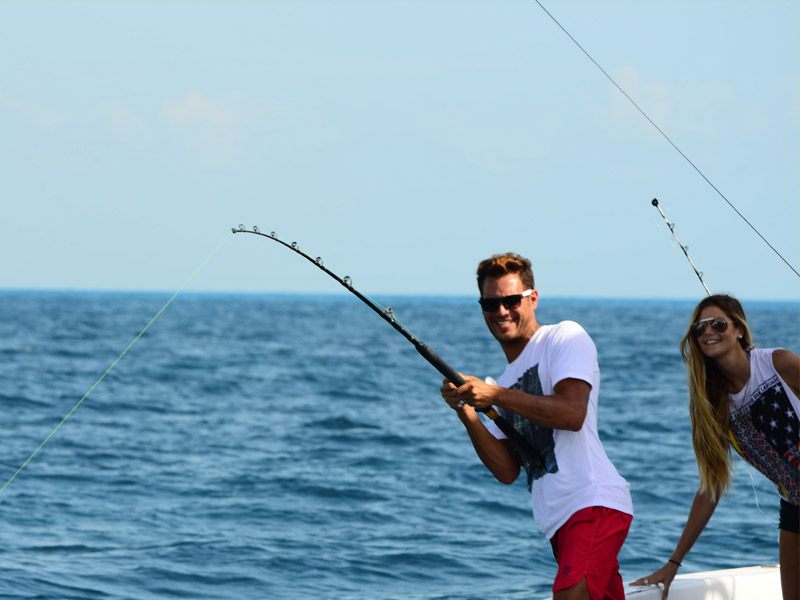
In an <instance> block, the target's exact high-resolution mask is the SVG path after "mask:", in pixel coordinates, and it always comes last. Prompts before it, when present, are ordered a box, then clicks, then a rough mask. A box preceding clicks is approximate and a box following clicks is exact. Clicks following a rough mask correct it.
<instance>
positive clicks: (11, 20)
mask: <svg viewBox="0 0 800 600" xmlns="http://www.w3.org/2000/svg"><path fill="white" fill-rule="evenodd" d="M542 4H543V5H544V6H545V7H546V8H547V10H548V11H549V12H551V13H552V14H553V16H554V17H555V18H556V19H558V21H559V22H560V23H561V24H562V25H563V26H564V27H565V28H566V29H567V30H568V31H569V32H570V33H571V34H572V35H573V36H574V37H575V39H576V40H577V41H578V42H580V44H581V45H582V46H583V47H584V48H585V49H586V50H587V51H588V52H589V53H590V54H591V55H592V56H593V57H594V59H596V60H597V62H598V63H599V64H600V65H602V66H603V68H604V69H605V70H606V71H607V72H608V73H609V74H610V75H611V76H612V77H613V78H614V79H615V80H616V81H617V82H618V83H619V84H620V85H621V86H622V87H623V88H624V89H625V91H626V92H627V93H629V94H630V95H631V97H633V98H634V100H635V101H636V102H637V103H638V104H639V105H640V106H641V107H642V109H643V110H644V111H645V112H646V113H647V114H648V115H649V116H650V117H651V118H652V119H653V121H655V123H656V124H658V126H659V127H660V128H661V129H663V130H664V131H665V132H666V133H667V134H668V135H669V136H670V137H671V138H672V139H673V140H674V142H675V143H676V144H677V145H678V146H679V147H680V149H681V150H682V151H683V152H685V154H686V155H687V156H688V157H689V158H691V160H692V161H693V162H694V163H695V164H697V166H698V167H699V168H700V169H701V170H702V171H703V172H704V174H705V175H706V176H707V177H708V178H709V179H710V180H711V181H712V182H713V184H714V185H715V186H716V187H718V188H719V189H720V190H721V191H722V192H723V193H724V194H725V195H726V197H727V198H729V199H730V201H731V202H733V203H734V204H735V205H736V207H737V208H738V209H739V210H740V211H741V212H742V213H743V214H744V215H745V216H746V217H747V218H748V219H749V220H750V221H751V222H752V223H753V224H754V225H755V226H756V227H757V228H758V229H759V231H760V232H761V233H762V234H763V235H764V236H765V237H766V238H767V239H768V240H769V241H770V243H772V244H773V245H774V246H775V247H776V248H777V249H778V250H779V251H780V252H781V253H782V254H783V255H784V256H785V257H786V259H787V260H788V261H789V262H790V263H791V264H792V265H793V266H794V267H795V268H798V267H800V242H798V235H797V229H798V227H797V224H798V223H800V202H798V198H800V172H799V171H798V169H797V165H798V164H800V39H799V38H798V36H797V35H796V31H797V25H798V24H800V3H798V2H790V1H783V2H780V1H776V0H770V1H765V2H759V3H755V2H746V1H733V2H730V1H724V2H723V1H709V0H702V1H699V2H684V1H678V0H665V1H663V2H647V3H634V2H629V1H617V2H611V1H605V0H603V1H599V2H582V1H566V2H556V1H551V2H542ZM0 53H2V55H3V56H5V57H7V59H6V60H4V61H0V80H2V81H3V82H4V85H3V87H2V89H0V127H1V128H2V131H3V132H4V134H3V136H2V138H0V159H1V160H2V163H3V164H4V166H5V169H4V176H3V183H4V188H3V191H4V193H3V210H4V218H3V219H2V220H0V251H2V253H3V256H5V257H6V260H5V261H4V268H3V269H2V270H0V289H3V290H16V289H31V290H47V289H54V290H61V289H68V290H110V291H115V290H116V291H122V290H126V291H137V290H138V291H150V290H156V291H164V292H171V291H174V290H175V289H177V288H178V287H179V286H180V285H181V284H182V282H183V281H184V280H185V278H186V277H187V276H188V275H189V274H190V273H191V272H192V271H193V270H194V269H195V268H196V267H197V266H198V265H199V264H200V263H201V262H202V261H203V260H204V258H205V257H207V256H208V255H209V253H210V252H212V250H213V249H214V248H215V247H216V246H217V244H218V243H220V240H225V243H224V245H223V246H222V248H221V249H220V251H219V252H218V253H217V254H216V255H215V256H214V257H213V259H212V260H211V261H210V262H209V263H208V264H207V265H205V267H204V268H203V269H202V270H201V271H200V272H199V273H198V274H197V276H196V277H195V278H194V279H193V281H192V283H191V285H190V286H189V287H188V291H197V292H219V293H227V292H231V293H239V292H242V293H281V292H291V293H315V294H325V293H338V292H339V291H341V292H342V293H345V292H344V291H343V290H341V287H340V286H339V285H338V284H337V283H336V282H334V281H332V280H330V279H329V278H327V277H326V276H325V275H324V274H322V273H320V272H318V271H316V270H315V269H313V267H312V266H311V265H308V264H307V263H305V261H302V259H299V258H298V257H297V256H293V255H291V253H289V252H287V250H286V249H282V248H279V247H276V246H275V245H274V244H271V243H270V242H269V241H266V240H258V239H240V238H251V236H232V237H233V238H234V239H226V238H225V236H226V235H229V234H230V228H231V227H232V226H236V225H238V224H239V223H243V224H244V225H246V226H248V227H250V226H252V225H258V226H260V228H261V229H262V230H265V231H269V230H272V229H274V230H276V231H277V232H278V233H279V234H280V235H281V237H282V238H284V239H287V240H296V241H297V242H298V243H300V245H301V247H303V248H304V249H306V250H307V251H308V252H309V253H311V254H313V255H321V256H322V257H323V258H324V259H325V264H326V265H327V266H329V267H330V268H331V269H333V270H334V271H335V272H337V273H339V274H340V275H345V274H347V275H350V276H352V277H353V279H354V282H355V284H356V286H357V287H358V288H359V289H360V290H361V291H363V292H364V293H366V294H368V295H370V296H373V297H392V296H396V295H412V296H413V295H432V296H442V295H445V296H469V295H473V294H474V292H473V288H474V269H475V266H476V265H477V263H478V261H479V260H481V259H483V258H485V257H486V256H488V255H490V254H494V253H497V252H503V251H507V250H513V251H517V252H520V253H521V254H524V255H526V256H528V257H529V258H531V259H532V261H533V263H534V268H535V271H536V279H537V287H538V288H539V289H540V291H541V293H542V294H543V296H544V297H561V298H564V297H578V298H581V297H582V298H621V299H623V298H631V299H636V298H654V299H697V298H699V297H701V296H702V295H704V291H703V289H702V287H701V286H700V283H699V282H698V280H697V278H696V277H695V275H694V273H693V272H692V271H691V268H690V267H689V265H688V263H687V262H686V259H685V257H684V256H683V254H682V253H681V251H680V249H679V248H678V247H677V246H676V245H675V244H674V242H673V241H672V239H671V237H670V235H669V231H668V230H667V227H666V226H665V224H664V222H663V221H662V219H661V217H660V216H659V215H658V212H657V211H656V210H655V209H654V208H653V207H652V206H651V204H650V202H651V200H652V198H654V197H657V198H658V199H659V201H660V203H661V206H662V208H663V209H664V211H665V212H666V213H667V215H668V217H669V218H670V220H672V221H675V222H676V223H677V227H676V231H677V233H678V236H679V237H680V239H681V240H682V241H683V243H684V244H687V245H688V246H689V253H690V255H691V256H692V259H693V260H694V261H695V262H696V263H697V265H698V267H699V268H700V269H701V270H702V271H703V272H704V277H705V279H706V282H707V283H708V285H709V286H710V287H711V289H712V291H715V292H717V291H719V292H723V291H724V292H729V293H732V294H734V295H737V296H739V297H740V298H742V299H750V300H757V299H769V300H790V301H798V300H799V299H800V278H798V277H797V276H796V275H795V274H794V273H792V271H791V270H790V269H789V268H788V267H787V266H786V265H785V264H783V263H782V262H781V261H780V259H779V258H778V257H777V256H775V254H773V253H772V252H771V251H770V250H769V249H768V248H767V247H766V245H765V244H764V243H763V242H762V241H761V240H759V239H758V238H757V236H756V235H755V234H754V233H753V232H752V231H751V230H750V229H749V228H748V227H747V225H746V224H745V223H744V222H743V221H742V220H741V219H740V218H739V217H738V216H736V214H735V213H734V212H733V211H732V210H731V209H730V208H729V207H728V206H727V205H726V204H725V203H724V201H723V200H722V199H721V198H720V197H719V196H718V195H717V194H716V193H715V192H714V190H713V189H712V188H711V187H710V186H709V185H708V184H707V183H706V182H705V181H704V180H703V179H702V178H701V177H700V176H699V175H698V174H697V173H696V172H695V171H694V170H693V169H692V168H691V167H690V165H688V164H687V163H686V161H685V160H684V159H683V158H682V157H681V156H680V155H679V154H678V153H677V152H676V151H675V150H674V149H673V148H672V147H671V146H670V145H669V144H668V143H667V142H666V141H665V140H664V139H663V138H662V137H661V136H660V135H659V134H658V132H657V131H656V130H655V129H654V128H653V126H652V125H650V124H649V123H648V122H647V121H646V120H645V119H644V118H643V117H642V116H641V115H640V114H639V113H638V112H637V111H636V109H635V108H634V107H633V106H632V105H631V104H630V103H629V102H628V101H627V100H626V99H625V98H624V97H623V96H622V95H621V94H620V92H619V91H618V90H616V89H615V88H614V87H613V85H611V83H610V82H609V81H608V80H607V79H606V78H605V77H604V76H603V74H602V73H600V71H599V70H598V69H597V68H596V67H595V66H594V65H593V64H592V63H591V62H590V61H589V60H588V59H587V58H586V57H585V56H584V55H583V54H582V53H581V52H580V50H578V48H576V46H575V45H574V44H573V43H572V42H571V41H570V40H569V38H568V37H567V36H566V35H565V34H564V33H563V32H562V31H561V30H560V29H559V28H558V27H557V26H556V24H555V23H554V22H553V21H552V20H550V18H549V17H548V16H547V15H546V14H545V13H544V11H543V10H542V9H541V8H540V7H539V6H537V4H536V2H534V1H532V0H531V1H527V0H515V1H506V2H502V1H501V2H494V1H492V2H489V1H480V0H478V1H472V2H460V1H455V0H441V1H428V2H423V1H421V0H416V1H414V0H411V1H383V2H379V3H374V2H373V3H370V2H364V1H347V2H345V1H338V0H334V1H327V2H326V1H321V0H318V1H311V0H299V1H296V2H282V1H274V2H249V1H247V0H238V1H231V2H220V1H214V0H208V1H205V2H188V1H184V0H181V1H178V0H167V1H165V2H125V1H120V2H114V3H106V2H100V1H77V2H58V1H50V2H39V1H32V2H20V1H15V0H12V1H9V2H5V3H3V4H2V6H0ZM9 57H12V58H10V59H9Z"/></svg>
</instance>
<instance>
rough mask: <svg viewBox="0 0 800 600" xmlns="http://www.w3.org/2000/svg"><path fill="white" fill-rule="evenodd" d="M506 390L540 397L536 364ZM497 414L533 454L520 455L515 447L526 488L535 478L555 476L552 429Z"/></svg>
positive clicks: (504, 412)
mask: <svg viewBox="0 0 800 600" xmlns="http://www.w3.org/2000/svg"><path fill="white" fill-rule="evenodd" d="M508 389H510V390H522V391H523V392H525V393H526V394H532V395H534V396H543V395H544V392H543V391H542V381H541V379H539V365H538V364H536V365H533V366H532V367H531V368H530V369H528V370H527V371H525V373H523V375H522V377H520V378H519V379H518V380H517V382H516V383H515V384H514V385H512V386H510V387H509V388H508ZM498 412H499V413H500V414H501V415H502V416H503V418H505V419H506V420H507V421H508V422H509V423H511V424H512V425H513V426H514V429H516V430H517V431H518V432H519V433H520V435H522V437H524V438H525V439H526V440H527V442H528V443H529V444H530V445H531V448H533V450H534V452H535V455H534V456H523V455H522V454H521V453H520V452H519V450H518V449H517V448H515V450H516V452H517V457H518V458H519V459H520V462H522V466H523V467H524V468H525V473H526V474H527V476H528V489H530V488H531V486H532V485H533V481H534V480H535V479H539V478H540V477H541V476H542V475H544V474H545V473H556V472H557V471H558V463H557V462H556V453H555V441H554V440H553V430H552V429H551V428H549V427H543V426H542V425H537V424H536V423H534V422H532V421H529V420H528V419H525V418H524V417H521V416H519V415H518V414H517V413H515V412H512V411H510V410H506V409H503V408H498Z"/></svg>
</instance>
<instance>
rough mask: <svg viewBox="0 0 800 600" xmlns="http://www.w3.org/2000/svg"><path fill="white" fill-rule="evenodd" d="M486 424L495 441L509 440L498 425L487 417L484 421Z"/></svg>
mask: <svg viewBox="0 0 800 600" xmlns="http://www.w3.org/2000/svg"><path fill="white" fill-rule="evenodd" d="M484 423H485V425H486V429H488V430H489V433H491V434H492V435H493V436H494V437H495V439H497V440H506V439H508V436H507V435H506V434H505V433H503V432H502V431H501V430H500V428H499V427H498V426H497V425H495V424H494V421H492V420H491V419H489V418H488V417H487V418H485V419H484Z"/></svg>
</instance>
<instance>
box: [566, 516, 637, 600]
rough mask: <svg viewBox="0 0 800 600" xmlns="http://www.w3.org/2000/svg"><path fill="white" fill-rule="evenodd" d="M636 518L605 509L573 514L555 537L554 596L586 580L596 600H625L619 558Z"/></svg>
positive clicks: (593, 598)
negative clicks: (555, 569)
mask: <svg viewBox="0 0 800 600" xmlns="http://www.w3.org/2000/svg"><path fill="white" fill-rule="evenodd" d="M632 520H633V517H632V516H631V515H629V514H626V513H624V512H620V511H618V510H614V509H613V508H606V507H604V506H590V507H588V508H583V509H581V510H579V511H578V512H576V513H575V514H574V515H572V516H571V517H570V518H569V520H568V521H567V522H566V523H564V524H563V525H562V526H561V527H560V528H559V530H558V531H556V534H555V535H554V536H553V537H552V538H551V540H550V544H551V545H552V546H553V554H554V555H555V557H556V561H558V573H557V574H556V579H555V581H554V582H553V593H555V592H558V591H561V590H565V589H567V588H571V587H572V586H574V585H577V584H579V583H580V582H581V580H583V579H586V584H587V586H588V588H589V596H590V597H591V598H592V600H601V599H602V600H625V590H624V588H623V586H622V577H621V576H620V574H619V562H618V561H617V555H618V554H619V551H620V549H621V548H622V543H623V542H624V541H625V538H626V537H627V535H628V529H629V528H630V526H631V521H632Z"/></svg>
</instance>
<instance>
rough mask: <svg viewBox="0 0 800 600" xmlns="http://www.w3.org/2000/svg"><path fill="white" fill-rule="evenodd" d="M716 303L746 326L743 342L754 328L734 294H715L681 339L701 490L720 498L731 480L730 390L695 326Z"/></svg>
mask: <svg viewBox="0 0 800 600" xmlns="http://www.w3.org/2000/svg"><path fill="white" fill-rule="evenodd" d="M709 306H716V307H717V308H719V309H720V310H722V311H723V312H724V313H725V314H726V315H727V316H728V318H729V320H730V321H732V323H731V325H733V326H734V327H739V328H740V329H741V330H742V337H741V338H739V344H740V345H741V346H742V348H743V349H744V350H749V349H750V345H751V339H750V329H749V328H748V327H747V317H745V314H744V309H743V308H742V305H741V303H740V302H739V301H738V300H737V299H736V298H734V297H732V296H728V295H725V294H715V295H713V296H708V297H707V298H704V299H703V300H701V301H700V303H699V304H698V305H697V306H696V307H695V309H694V312H692V318H691V320H690V321H689V327H688V328H687V330H686V334H685V335H684V336H683V339H682V340H681V355H682V356H683V362H685V363H686V366H687V368H688V370H689V415H690V416H691V419H692V445H693V446H694V454H695V458H696V459H697V470H698V471H699V473H700V492H701V493H704V494H706V495H708V496H710V497H711V498H712V499H717V498H719V496H720V495H722V493H724V492H725V490H727V489H728V486H729V485H730V482H731V462H730V442H729V437H728V425H729V414H728V410H729V408H728V406H729V403H730V402H729V393H728V386H727V381H726V379H725V377H724V375H723V374H722V372H721V371H720V370H719V368H718V367H717V365H716V363H715V362H714V361H713V360H711V359H709V358H706V357H705V355H704V354H703V353H702V352H701V351H700V347H699V346H698V342H697V338H696V337H695V336H694V335H693V334H692V329H691V326H692V324H693V323H695V322H697V320H698V319H699V317H700V313H701V312H703V309H705V308H707V307H709Z"/></svg>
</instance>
